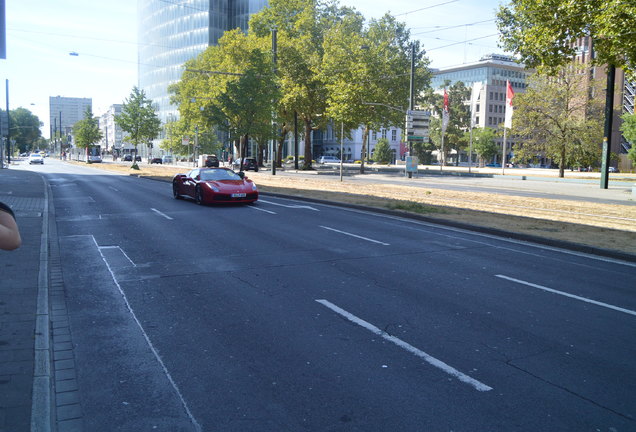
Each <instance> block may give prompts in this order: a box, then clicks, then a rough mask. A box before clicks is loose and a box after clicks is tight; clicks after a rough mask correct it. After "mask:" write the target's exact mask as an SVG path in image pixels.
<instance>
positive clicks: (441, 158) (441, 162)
mask: <svg viewBox="0 0 636 432" xmlns="http://www.w3.org/2000/svg"><path fill="white" fill-rule="evenodd" d="M443 168H444V130H443V129H442V151H441V155H440V161H439V170H440V171H442V170H443Z"/></svg>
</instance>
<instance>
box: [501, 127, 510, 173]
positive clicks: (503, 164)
mask: <svg viewBox="0 0 636 432" xmlns="http://www.w3.org/2000/svg"><path fill="white" fill-rule="evenodd" d="M507 130H508V128H507V127H505V126H504V139H503V154H502V155H501V175H505V172H506V147H508V145H507V144H506V131H507Z"/></svg>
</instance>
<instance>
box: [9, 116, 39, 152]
mask: <svg viewBox="0 0 636 432" xmlns="http://www.w3.org/2000/svg"><path fill="white" fill-rule="evenodd" d="M0 111H1V110H0ZM9 116H10V120H11V131H10V132H11V139H12V140H15V142H16V146H17V148H18V151H19V153H25V152H28V151H31V150H35V149H36V148H37V145H38V142H39V139H40V137H41V136H42V132H41V131H40V127H42V122H41V121H40V119H39V118H38V117H37V116H36V115H34V114H33V113H32V112H31V111H29V110H28V109H26V108H22V107H20V108H17V109H14V110H10V111H9ZM3 118H4V117H3ZM5 126H6V125H5Z"/></svg>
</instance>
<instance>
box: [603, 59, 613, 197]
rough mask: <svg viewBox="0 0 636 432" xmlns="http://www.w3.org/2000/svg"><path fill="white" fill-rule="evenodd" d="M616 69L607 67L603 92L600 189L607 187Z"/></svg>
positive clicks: (610, 66) (611, 66)
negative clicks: (603, 115) (603, 111)
mask: <svg viewBox="0 0 636 432" xmlns="http://www.w3.org/2000/svg"><path fill="white" fill-rule="evenodd" d="M615 82H616V67H615V66H614V65H609V66H608V67H607V89H606V90H605V133H604V136H603V154H602V155H601V157H602V159H601V189H607V188H608V185H609V163H610V149H611V147H612V146H611V144H612V123H613V122H614V85H615Z"/></svg>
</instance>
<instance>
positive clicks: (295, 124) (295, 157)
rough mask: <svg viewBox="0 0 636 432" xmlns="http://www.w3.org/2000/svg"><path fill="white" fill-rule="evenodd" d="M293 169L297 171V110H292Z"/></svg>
mask: <svg viewBox="0 0 636 432" xmlns="http://www.w3.org/2000/svg"><path fill="white" fill-rule="evenodd" d="M294 169H295V170H296V171H298V111H294Z"/></svg>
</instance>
